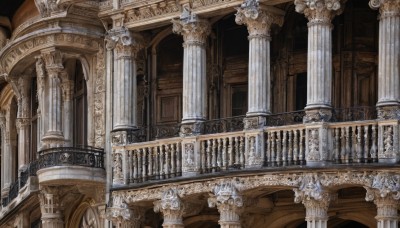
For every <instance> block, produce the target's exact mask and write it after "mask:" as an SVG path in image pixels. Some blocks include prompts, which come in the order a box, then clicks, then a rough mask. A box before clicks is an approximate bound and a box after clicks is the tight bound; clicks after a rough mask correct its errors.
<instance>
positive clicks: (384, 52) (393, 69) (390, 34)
mask: <svg viewBox="0 0 400 228" xmlns="http://www.w3.org/2000/svg"><path fill="white" fill-rule="evenodd" d="M369 4H370V6H371V8H373V9H378V8H379V11H380V16H379V61H378V103H377V106H393V105H395V106H398V105H399V104H400V92H399V91H400V68H399V61H400V1H399V0H380V1H377V0H371V1H370V3H369Z"/></svg>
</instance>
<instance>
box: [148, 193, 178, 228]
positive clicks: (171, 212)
mask: <svg viewBox="0 0 400 228" xmlns="http://www.w3.org/2000/svg"><path fill="white" fill-rule="evenodd" d="M154 211H155V212H161V213H162V214H163V216H164V222H163V225H162V226H163V227H164V228H183V227H184V225H183V219H182V217H183V212H184V206H183V202H182V200H181V199H180V197H179V195H178V192H177V190H176V189H168V190H167V191H165V192H164V193H163V195H162V198H161V200H159V201H156V202H154Z"/></svg>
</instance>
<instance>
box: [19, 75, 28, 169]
mask: <svg viewBox="0 0 400 228" xmlns="http://www.w3.org/2000/svg"><path fill="white" fill-rule="evenodd" d="M29 89H30V77H27V76H23V77H20V78H19V79H18V91H19V98H18V118H17V120H16V126H17V130H18V168H19V170H20V171H23V170H24V169H25V167H26V165H27V164H28V163H29V145H30V137H29V130H30V128H29V126H30V118H29V116H30V113H29V111H30V105H29V98H30V96H29Z"/></svg>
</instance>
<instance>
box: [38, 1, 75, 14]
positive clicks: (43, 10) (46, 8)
mask: <svg viewBox="0 0 400 228" xmlns="http://www.w3.org/2000/svg"><path fill="white" fill-rule="evenodd" d="M59 2H60V1H59V0H35V4H36V7H37V9H38V10H39V13H40V16H42V17H49V16H51V15H52V14H56V13H62V12H66V10H67V9H68V7H69V6H70V4H68V3H59Z"/></svg>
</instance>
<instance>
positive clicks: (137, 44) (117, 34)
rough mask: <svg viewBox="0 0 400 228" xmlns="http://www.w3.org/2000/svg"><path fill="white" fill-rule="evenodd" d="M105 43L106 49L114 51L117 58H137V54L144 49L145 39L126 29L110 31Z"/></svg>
mask: <svg viewBox="0 0 400 228" xmlns="http://www.w3.org/2000/svg"><path fill="white" fill-rule="evenodd" d="M105 41H106V48H107V49H108V50H112V49H114V50H115V51H116V54H117V58H132V57H133V58H136V54H137V52H138V51H139V50H140V49H142V48H143V47H144V39H143V37H142V36H141V35H140V34H138V33H133V32H131V31H129V30H128V29H127V28H125V27H121V28H118V29H112V30H110V31H108V35H107V36H106V38H105Z"/></svg>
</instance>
